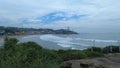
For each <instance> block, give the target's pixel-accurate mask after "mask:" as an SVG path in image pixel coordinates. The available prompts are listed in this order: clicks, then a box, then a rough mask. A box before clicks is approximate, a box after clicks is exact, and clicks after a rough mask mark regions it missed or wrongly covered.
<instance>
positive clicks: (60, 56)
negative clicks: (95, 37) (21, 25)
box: [0, 37, 103, 68]
mask: <svg viewBox="0 0 120 68" xmlns="http://www.w3.org/2000/svg"><path fill="white" fill-rule="evenodd" d="M100 56H103V52H101V51H100V49H99V48H94V49H93V51H91V49H87V50H83V51H80V50H58V51H57V50H49V49H45V48H42V47H41V46H40V45H38V44H36V43H34V42H25V43H18V40H17V39H15V38H7V37H6V38H5V43H4V47H3V48H2V47H1V48H0V68H59V67H60V66H59V65H60V64H61V63H62V62H63V61H67V60H74V59H84V58H93V57H100Z"/></svg>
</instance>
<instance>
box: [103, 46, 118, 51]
mask: <svg viewBox="0 0 120 68" xmlns="http://www.w3.org/2000/svg"><path fill="white" fill-rule="evenodd" d="M119 47H120V46H113V45H110V46H107V47H105V48H103V52H104V53H119Z"/></svg>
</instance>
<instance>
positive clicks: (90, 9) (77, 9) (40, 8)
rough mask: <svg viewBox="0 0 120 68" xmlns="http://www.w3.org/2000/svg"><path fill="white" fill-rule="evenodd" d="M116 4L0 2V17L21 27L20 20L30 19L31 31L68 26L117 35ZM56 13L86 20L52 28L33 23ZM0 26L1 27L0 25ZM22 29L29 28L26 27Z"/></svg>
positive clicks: (98, 0) (103, 0)
mask: <svg viewBox="0 0 120 68" xmlns="http://www.w3.org/2000/svg"><path fill="white" fill-rule="evenodd" d="M119 3H120V0H14V1H11V0H0V16H1V17H5V18H7V19H9V20H11V22H12V24H15V25H18V24H21V22H20V21H19V20H20V19H24V18H30V20H31V21H33V23H29V24H27V25H28V26H30V27H38V28H39V27H43V28H44V27H45V28H48V27H49V28H53V27H54V28H65V27H67V26H70V27H71V28H73V29H74V30H77V31H79V32H84V31H85V32H88V31H89V32H91V31H93V32H97V31H98V30H99V29H101V31H104V32H106V31H108V32H109V30H112V31H116V32H117V30H119V29H120V27H119V26H120V24H119V23H120V9H119V7H120V4H119ZM58 11H62V12H65V13H68V16H71V15H73V14H77V15H83V14H87V15H89V16H86V17H84V18H82V19H80V20H69V21H58V22H56V23H51V24H41V23H34V22H36V21H40V20H35V19H34V18H35V17H39V16H44V15H46V14H48V13H51V12H58ZM58 15H61V14H58ZM31 18H33V19H31ZM5 24H6V23H5ZM0 25H4V24H3V23H0ZM8 25H9V23H8ZM15 25H14V26H15ZM22 25H24V26H25V27H28V26H27V25H26V24H22ZM22 25H21V26H22ZM98 32H99V31H98Z"/></svg>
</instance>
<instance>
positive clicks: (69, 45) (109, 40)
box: [16, 33, 120, 50]
mask: <svg viewBox="0 0 120 68" xmlns="http://www.w3.org/2000/svg"><path fill="white" fill-rule="evenodd" d="M16 38H18V39H19V40H20V42H27V41H34V42H36V43H38V44H39V45H41V46H42V47H44V48H48V49H76V50H82V49H86V48H89V47H92V46H96V47H105V46H109V45H115V46H118V45H120V34H117V33H116V34H112V33H109V34H108V33H81V34H72V35H70V34H68V35H62V34H57V35H55V34H44V35H27V36H21V37H16Z"/></svg>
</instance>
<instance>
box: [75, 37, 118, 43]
mask: <svg viewBox="0 0 120 68" xmlns="http://www.w3.org/2000/svg"><path fill="white" fill-rule="evenodd" d="M76 40H81V41H91V42H92V41H95V42H106V43H117V42H118V41H116V40H100V39H83V38H76Z"/></svg>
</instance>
